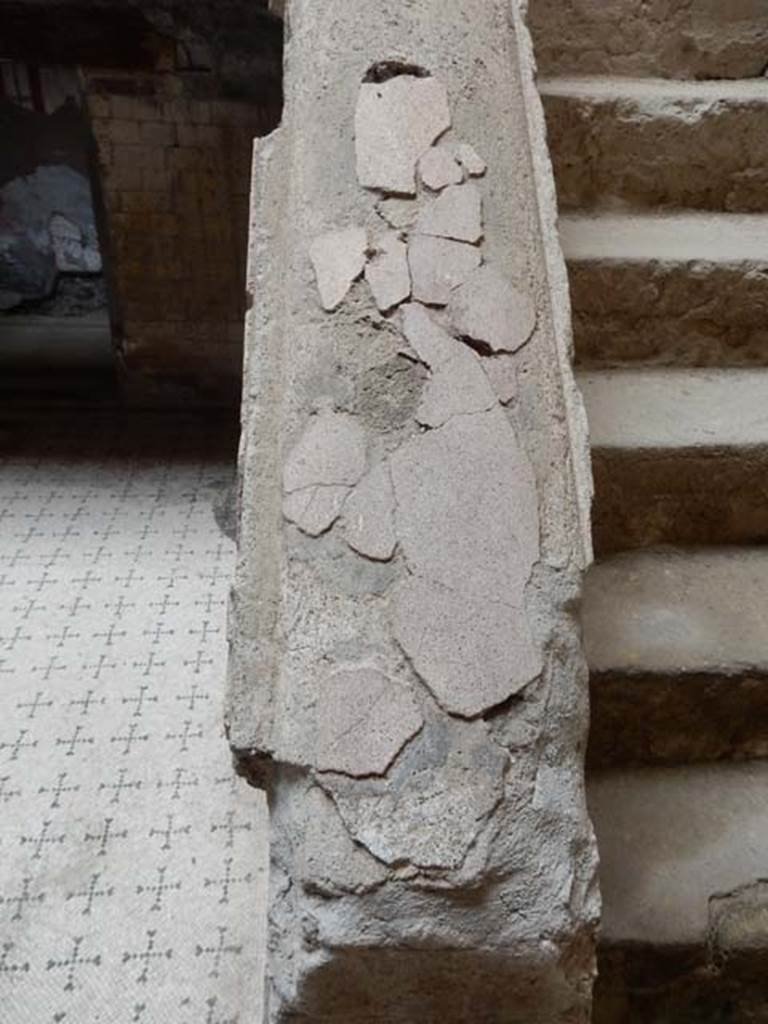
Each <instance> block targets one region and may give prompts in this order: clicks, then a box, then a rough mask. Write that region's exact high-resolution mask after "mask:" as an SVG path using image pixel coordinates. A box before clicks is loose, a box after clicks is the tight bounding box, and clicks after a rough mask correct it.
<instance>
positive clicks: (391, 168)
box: [355, 75, 451, 196]
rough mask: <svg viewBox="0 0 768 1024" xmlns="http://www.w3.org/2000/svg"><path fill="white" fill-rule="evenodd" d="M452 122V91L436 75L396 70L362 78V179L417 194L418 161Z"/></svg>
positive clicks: (358, 122) (358, 139)
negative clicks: (375, 79)
mask: <svg viewBox="0 0 768 1024" xmlns="http://www.w3.org/2000/svg"><path fill="white" fill-rule="evenodd" d="M450 126H451V115H450V111H449V109H448V94H447V92H446V89H445V86H444V85H443V83H442V82H440V81H438V80H437V79H435V78H415V77H414V76H412V75H398V76H397V77H395V78H390V79H389V80H388V81H386V82H382V83H364V84H363V85H361V86H360V93H359V95H358V99H357V110H356V111H355V148H356V152H357V177H358V180H359V182H360V184H361V185H363V186H364V187H365V188H374V189H380V190H381V191H384V192H394V193H397V194H400V195H409V196H412V195H415V194H416V162H417V161H418V159H419V157H420V156H421V155H422V154H423V153H425V152H426V150H428V149H429V147H430V146H431V145H432V143H433V142H435V140H436V139H438V138H439V137H440V136H441V135H442V134H443V132H444V131H446V130H447V129H448V128H450Z"/></svg>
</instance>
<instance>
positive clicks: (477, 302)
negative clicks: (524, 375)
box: [449, 266, 536, 352]
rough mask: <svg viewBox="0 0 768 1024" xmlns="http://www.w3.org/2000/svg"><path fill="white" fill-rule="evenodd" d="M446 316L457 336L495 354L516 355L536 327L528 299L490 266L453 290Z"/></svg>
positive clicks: (533, 308)
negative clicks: (461, 336)
mask: <svg viewBox="0 0 768 1024" xmlns="http://www.w3.org/2000/svg"><path fill="white" fill-rule="evenodd" d="M449 315H450V317H451V320H452V321H453V324H454V326H455V327H456V329H457V331H458V332H459V333H460V334H462V335H466V336H467V337H468V338H472V339H473V340H474V341H479V342H482V343H483V344H485V345H488V347H489V348H491V349H492V350H493V351H494V352H516V351H517V350H518V349H519V348H522V346H523V345H524V344H525V343H526V342H527V341H528V340H529V339H530V337H531V335H532V334H533V331H534V328H535V327H536V307H535V306H534V305H533V302H532V301H531V299H530V297H529V296H528V295H527V294H526V293H525V292H523V291H522V290H521V289H520V288H517V287H515V285H513V284H512V283H511V281H508V280H507V279H506V278H505V277H504V276H503V275H502V274H500V273H499V271H498V270H497V269H496V268H495V267H492V266H484V267H480V269H479V270H477V271H476V272H475V273H474V274H471V275H470V276H469V277H468V278H467V279H466V281H464V282H463V284H462V285H460V286H459V287H457V288H456V290H455V291H454V292H453V293H452V294H451V296H450V301H449Z"/></svg>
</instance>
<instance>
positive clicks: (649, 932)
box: [588, 763, 768, 948]
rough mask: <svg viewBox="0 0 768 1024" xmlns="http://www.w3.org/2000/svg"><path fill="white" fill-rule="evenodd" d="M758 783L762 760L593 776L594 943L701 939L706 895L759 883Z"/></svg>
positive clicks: (766, 781)
mask: <svg viewBox="0 0 768 1024" xmlns="http://www.w3.org/2000/svg"><path fill="white" fill-rule="evenodd" d="M766 787H768V764H764V763H763V764H758V763H753V764H745V765H711V766H710V765H696V766H686V767H681V768H673V769H670V768H663V769H650V770H648V769H646V770H644V771H642V772H637V771H634V772H632V771H621V772H613V771H612V772H606V773H600V774H598V775H597V776H593V777H592V779H591V780H590V781H589V785H588V801H589V807H590V812H591V815H592V820H593V822H594V824H595V830H596V832H597V841H598V846H599V848H600V883H601V889H602V894H603V919H602V925H601V930H602V936H603V940H604V941H605V942H607V943H625V942H642V943H648V944H651V945H655V946H672V945H677V946H688V945H689V946H694V947H696V946H699V945H701V944H703V943H705V942H706V941H707V937H708V934H709V930H710V926H711V924H712V921H711V919H710V911H711V903H710V899H711V897H712V896H714V895H715V894H720V896H721V897H723V896H725V894H728V893H734V892H735V891H736V890H738V889H739V888H740V887H743V886H749V885H754V884H755V882H756V880H757V879H760V878H764V877H765V862H766V853H767V852H768V850H767V849H766V838H765V837H766V835H767V834H768V800H766V799H765V794H766V792H767V791H768V790H767V789H766ZM749 939H750V936H749V930H748V929H747V930H746V931H745V940H746V942H747V943H748V942H749ZM761 946H762V948H764V946H765V939H764V938H763V941H762V943H761ZM737 948H738V946H737Z"/></svg>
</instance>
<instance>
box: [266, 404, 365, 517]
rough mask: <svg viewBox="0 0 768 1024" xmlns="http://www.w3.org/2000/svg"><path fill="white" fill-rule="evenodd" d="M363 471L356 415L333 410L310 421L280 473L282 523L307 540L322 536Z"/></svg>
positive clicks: (361, 440)
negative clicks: (301, 532) (297, 528)
mask: <svg viewBox="0 0 768 1024" xmlns="http://www.w3.org/2000/svg"><path fill="white" fill-rule="evenodd" d="M365 467H366V442H365V432H364V430H363V428H362V427H361V426H360V425H359V424H358V422H357V421H356V420H355V419H354V417H352V416H346V415H344V414H341V413H334V412H325V413H321V414H320V415H319V416H317V417H314V418H313V420H312V421H311V422H310V424H309V426H308V427H307V429H306V430H305V431H304V433H303V435H302V436H301V438H300V440H299V442H298V443H297V445H296V446H295V447H294V448H293V450H292V451H291V453H290V455H289V456H288V459H287V461H286V463H285V468H284V470H283V488H284V491H285V498H284V501H283V514H284V515H285V517H286V519H288V520H289V522H292V523H295V524H296V525H297V526H298V527H299V529H300V530H302V531H303V532H304V533H308V534H309V535H310V536H318V535H319V534H321V533H324V532H325V530H327V529H328V528H329V527H330V526H331V525H332V524H333V523H334V522H335V521H336V519H337V518H338V516H339V513H340V512H341V509H342V506H343V504H344V499H345V498H346V497H347V494H348V493H349V491H350V488H351V487H353V486H354V485H355V484H356V483H357V481H358V480H359V479H360V477H361V476H362V475H363V473H364V472H365Z"/></svg>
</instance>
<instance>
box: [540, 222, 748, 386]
mask: <svg viewBox="0 0 768 1024" xmlns="http://www.w3.org/2000/svg"><path fill="white" fill-rule="evenodd" d="M560 237H561V241H562V245H563V251H564V253H565V256H566V259H567V261H568V270H569V278H570V285H571V301H572V305H573V320H574V337H575V344H576V352H577V359H578V361H579V362H580V364H581V365H585V366H611V365H613V366H615V365H621V364H623V363H627V362H641V363H645V364H654V365H666V366H671V365H683V366H738V365H744V366H746V365H763V364H765V363H766V361H768V215H766V214H712V213H688V214H674V215H652V214H648V215H602V216H566V217H561V218H560Z"/></svg>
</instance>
